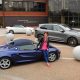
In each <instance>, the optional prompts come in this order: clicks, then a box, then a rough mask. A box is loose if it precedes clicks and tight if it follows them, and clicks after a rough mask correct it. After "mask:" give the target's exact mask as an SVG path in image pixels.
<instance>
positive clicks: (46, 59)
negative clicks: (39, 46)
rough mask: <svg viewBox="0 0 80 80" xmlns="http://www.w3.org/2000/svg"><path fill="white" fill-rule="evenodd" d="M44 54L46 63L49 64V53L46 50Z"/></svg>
mask: <svg viewBox="0 0 80 80" xmlns="http://www.w3.org/2000/svg"><path fill="white" fill-rule="evenodd" d="M43 53H44V59H45V61H46V62H48V51H47V50H44V51H43Z"/></svg>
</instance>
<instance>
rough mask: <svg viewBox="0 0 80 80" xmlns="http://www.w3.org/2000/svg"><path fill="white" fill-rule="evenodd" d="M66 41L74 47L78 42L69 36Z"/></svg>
mask: <svg viewBox="0 0 80 80" xmlns="http://www.w3.org/2000/svg"><path fill="white" fill-rule="evenodd" d="M67 43H68V45H70V46H72V47H75V46H76V45H77V44H78V41H77V39H76V38H74V37H71V38H69V39H68V41H67Z"/></svg>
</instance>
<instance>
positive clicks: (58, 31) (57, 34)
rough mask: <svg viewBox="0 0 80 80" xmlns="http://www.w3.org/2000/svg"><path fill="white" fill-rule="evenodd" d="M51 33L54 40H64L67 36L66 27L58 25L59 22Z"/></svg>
mask: <svg viewBox="0 0 80 80" xmlns="http://www.w3.org/2000/svg"><path fill="white" fill-rule="evenodd" d="M50 35H51V37H52V40H53V41H58V42H64V41H65V37H66V36H67V35H66V34H65V31H64V29H63V28H62V27H61V26H60V25H57V24H54V25H53V30H52V32H51V33H50Z"/></svg>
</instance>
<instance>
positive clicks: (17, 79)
mask: <svg viewBox="0 0 80 80" xmlns="http://www.w3.org/2000/svg"><path fill="white" fill-rule="evenodd" d="M0 77H1V78H2V77H4V78H5V80H6V78H8V79H10V80H25V79H23V78H20V77H16V76H12V75H8V74H4V73H3V74H0Z"/></svg>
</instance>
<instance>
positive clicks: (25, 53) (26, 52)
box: [17, 45, 41, 62]
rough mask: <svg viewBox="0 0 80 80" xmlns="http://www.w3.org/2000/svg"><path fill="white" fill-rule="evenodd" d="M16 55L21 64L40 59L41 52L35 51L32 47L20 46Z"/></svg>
mask: <svg viewBox="0 0 80 80" xmlns="http://www.w3.org/2000/svg"><path fill="white" fill-rule="evenodd" d="M17 54H18V56H19V59H20V60H19V61H21V62H25V61H35V60H38V59H39V58H40V57H41V51H40V50H36V49H35V48H34V46H33V45H23V46H20V47H19V51H18V53H17Z"/></svg>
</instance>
